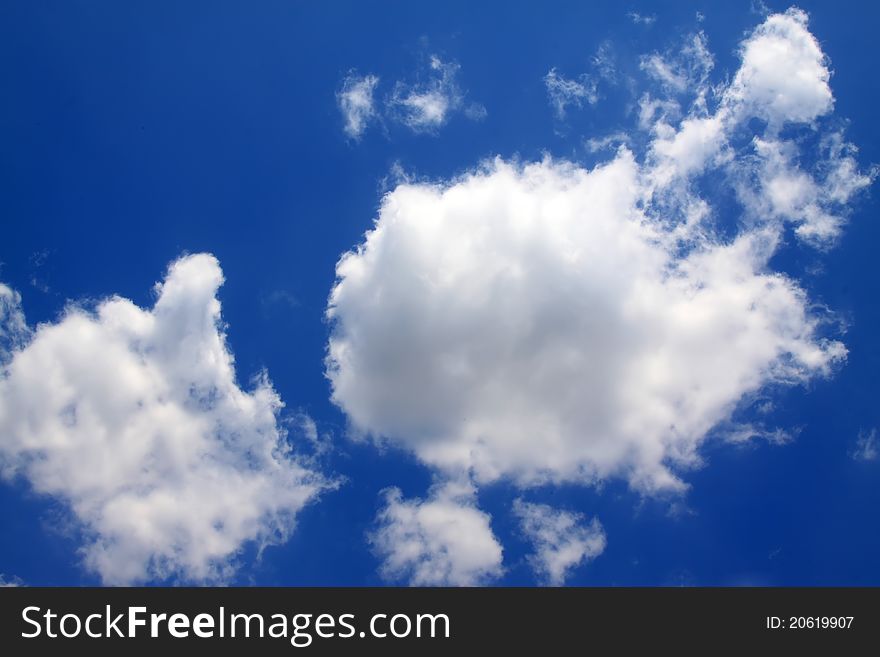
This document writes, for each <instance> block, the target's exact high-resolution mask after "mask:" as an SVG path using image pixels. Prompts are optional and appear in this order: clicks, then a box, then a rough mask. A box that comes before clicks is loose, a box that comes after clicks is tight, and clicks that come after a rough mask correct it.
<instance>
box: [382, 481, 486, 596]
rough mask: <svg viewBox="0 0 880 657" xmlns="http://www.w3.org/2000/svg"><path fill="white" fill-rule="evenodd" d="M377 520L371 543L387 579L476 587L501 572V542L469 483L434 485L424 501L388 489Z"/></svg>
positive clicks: (415, 584)
mask: <svg viewBox="0 0 880 657" xmlns="http://www.w3.org/2000/svg"><path fill="white" fill-rule="evenodd" d="M376 520H377V525H378V526H377V527H376V529H375V530H374V531H373V532H372V533H371V535H370V543H371V544H372V546H373V548H374V550H375V551H376V554H377V555H378V556H379V557H380V558H381V559H382V567H381V574H382V575H383V576H384V577H385V578H387V579H389V580H392V581H401V580H405V581H408V582H409V583H410V584H411V585H412V586H478V585H480V584H485V583H487V582H489V581H491V580H492V579H494V578H496V577H499V576H500V575H501V574H502V567H501V561H502V549H501V545H500V544H499V543H498V541H497V540H496V539H495V536H494V535H493V533H492V528H491V526H490V524H489V523H490V517H489V515H488V514H486V513H484V512H483V511H480V510H479V509H478V508H477V507H476V502H475V500H474V489H473V488H472V487H471V486H470V485H469V484H466V483H465V484H462V483H455V482H449V483H446V484H442V485H437V486H435V487H434V488H433V489H432V490H431V493H430V497H429V498H428V499H427V500H421V499H414V500H406V499H404V498H403V495H402V493H401V491H400V490H399V489H397V488H391V489H388V490H386V491H385V506H384V507H383V508H382V509H381V510H380V512H379V514H378V516H377V519H376Z"/></svg>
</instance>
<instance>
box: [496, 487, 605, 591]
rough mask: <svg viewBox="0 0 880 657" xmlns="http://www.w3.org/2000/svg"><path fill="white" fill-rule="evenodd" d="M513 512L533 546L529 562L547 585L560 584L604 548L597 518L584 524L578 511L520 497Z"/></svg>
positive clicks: (602, 535)
mask: <svg viewBox="0 0 880 657" xmlns="http://www.w3.org/2000/svg"><path fill="white" fill-rule="evenodd" d="M513 512H514V515H516V516H517V518H518V519H519V522H520V528H521V529H522V532H523V534H524V535H525V537H526V538H527V539H528V540H529V542H530V543H531V544H532V547H533V549H534V553H533V554H532V555H531V556H530V557H529V563H530V564H531V566H532V568H533V569H534V571H535V572H536V573H537V574H538V577H539V578H540V579H541V581H543V582H545V583H547V584H549V585H550V586H562V585H563V584H564V583H565V579H566V577H568V575H569V574H570V573H571V571H572V570H574V569H575V568H576V567H578V566H579V565H581V564H583V563H584V562H586V561H589V560H591V559H594V558H596V557H597V556H599V555H600V554H602V552H603V551H604V550H605V544H606V539H605V531H604V530H603V529H602V524H601V523H600V522H599V521H598V520H597V519H596V518H593V519H592V520H591V521H590V522H589V523H587V522H586V519H585V518H584V516H583V514H581V513H575V512H571V511H565V510H563V509H554V508H553V507H551V506H548V505H546V504H532V503H530V502H525V501H523V500H521V499H517V500H515V501H514V503H513Z"/></svg>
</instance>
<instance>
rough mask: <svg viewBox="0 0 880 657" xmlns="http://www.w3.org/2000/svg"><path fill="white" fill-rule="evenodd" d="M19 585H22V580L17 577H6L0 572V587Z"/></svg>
mask: <svg viewBox="0 0 880 657" xmlns="http://www.w3.org/2000/svg"><path fill="white" fill-rule="evenodd" d="M19 586H24V582H22V581H21V579H20V578H18V577H7V576H6V575H4V574H3V573H0V589H3V588H16V587H19Z"/></svg>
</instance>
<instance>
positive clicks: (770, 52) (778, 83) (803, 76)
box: [726, 8, 834, 129]
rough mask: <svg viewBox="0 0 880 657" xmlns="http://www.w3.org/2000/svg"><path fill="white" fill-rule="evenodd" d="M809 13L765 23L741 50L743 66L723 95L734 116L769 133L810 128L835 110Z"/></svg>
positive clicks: (795, 11)
mask: <svg viewBox="0 0 880 657" xmlns="http://www.w3.org/2000/svg"><path fill="white" fill-rule="evenodd" d="M807 21H808V18H807V14H806V13H805V12H803V11H801V10H800V9H796V8H792V9H789V10H788V11H786V12H785V13H784V14H773V15H771V16H769V17H768V18H767V20H766V21H765V22H764V23H762V24H761V25H760V26H759V27H758V28H757V29H756V30H755V31H754V33H752V34H751V35H750V36H749V38H748V39H746V40H745V42H744V43H743V45H742V49H741V56H742V64H741V66H740V68H739V70H738V71H737V73H736V77H735V78H734V80H733V82H732V83H731V86H730V89H728V90H727V92H726V96H727V103H728V104H729V105H731V106H735V107H736V109H737V111H741V112H747V113H750V114H751V115H754V116H758V117H760V118H764V119H766V120H767V121H768V122H769V123H770V127H771V129H778V128H780V127H782V125H783V124H785V123H789V122H795V123H809V122H810V121H812V120H814V119H815V118H817V117H819V116H822V115H824V114H827V113H828V112H830V111H831V109H832V107H833V105H834V98H833V96H832V94H831V89H830V88H829V86H828V81H829V79H830V78H831V73H830V71H829V70H828V67H827V58H826V56H825V54H824V53H823V52H822V48H821V46H820V45H819V42H818V41H817V40H816V37H814V36H813V35H812V34H811V33H810V32H809V30H808V29H807Z"/></svg>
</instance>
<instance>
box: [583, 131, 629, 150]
mask: <svg viewBox="0 0 880 657" xmlns="http://www.w3.org/2000/svg"><path fill="white" fill-rule="evenodd" d="M627 144H629V135H627V134H626V133H625V132H615V133H612V134H610V135H605V136H604V137H589V138H588V139H586V140H585V141H584V147H585V148H586V149H587V151H588V152H590V153H599V152H601V151H604V150H608V149H611V148H613V149H614V150H617V148H618V147H620V146H621V145H627Z"/></svg>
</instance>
